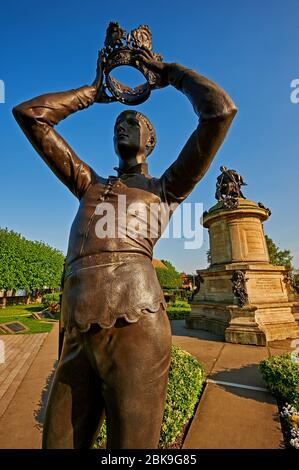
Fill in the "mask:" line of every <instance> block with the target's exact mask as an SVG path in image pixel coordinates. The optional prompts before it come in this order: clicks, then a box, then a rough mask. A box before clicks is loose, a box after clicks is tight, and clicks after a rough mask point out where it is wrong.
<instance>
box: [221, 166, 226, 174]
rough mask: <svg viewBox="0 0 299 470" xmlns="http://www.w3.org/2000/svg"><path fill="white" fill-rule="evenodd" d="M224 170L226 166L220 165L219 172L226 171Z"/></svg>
mask: <svg viewBox="0 0 299 470" xmlns="http://www.w3.org/2000/svg"><path fill="white" fill-rule="evenodd" d="M226 170H227V168H226V166H224V165H222V166H221V167H220V171H221V173H223V172H224V171H226Z"/></svg>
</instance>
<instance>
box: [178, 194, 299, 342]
mask: <svg viewBox="0 0 299 470" xmlns="http://www.w3.org/2000/svg"><path fill="white" fill-rule="evenodd" d="M238 201H239V205H238V207H237V208H236V209H233V210H231V209H227V208H226V207H225V206H224V203H223V202H219V203H218V204H216V205H215V206H214V207H212V208H211V209H210V210H209V212H207V213H205V214H204V217H203V225H204V227H206V228H208V229H209V237H210V250H211V266H210V267H209V268H208V269H204V270H199V271H197V273H198V275H199V279H200V281H201V283H200V290H199V293H198V294H197V295H196V296H195V297H194V300H193V303H192V312H191V315H190V318H188V319H187V320H186V325H187V327H188V328H196V329H204V330H208V331H211V332H215V333H218V334H221V335H223V336H224V337H225V340H226V341H228V342H231V343H242V344H256V345H266V344H267V341H273V340H279V339H286V338H298V337H299V326H298V324H297V323H296V321H295V317H294V314H295V312H296V314H297V305H298V302H296V300H295V299H294V298H292V293H291V290H290V287H289V284H288V281H287V273H288V270H287V269H286V268H285V267H284V266H273V265H272V264H270V262H269V255H268V250H267V245H266V241H265V236H264V230H263V225H262V222H263V221H265V220H266V219H267V218H268V216H269V213H268V211H267V210H266V209H264V208H262V207H260V206H259V205H258V204H256V203H255V202H253V201H249V200H246V199H239V200H238ZM296 304H297V305H296Z"/></svg>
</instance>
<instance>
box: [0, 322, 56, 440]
mask: <svg viewBox="0 0 299 470" xmlns="http://www.w3.org/2000/svg"><path fill="white" fill-rule="evenodd" d="M57 336H58V323H56V324H55V325H54V327H53V329H52V331H51V332H50V333H40V334H33V335H10V336H9V337H8V336H7V337H5V341H6V340H8V339H9V342H8V344H7V351H6V352H11V355H10V356H8V357H7V359H8V360H7V361H6V364H8V365H6V367H8V368H11V369H12V370H14V371H15V373H16V382H15V383H14V382H12V383H11V385H10V386H9V388H8V389H7V391H6V395H4V398H5V397H6V396H9V397H10V400H9V403H7V402H6V400H5V401H4V405H6V409H5V412H4V414H2V416H1V417H0V449H19V448H22V449H39V448H40V447H41V436H42V423H43V417H44V411H45V404H46V401H47V396H48V392H49V387H50V384H51V382H52V378H53V373H54V367H55V365H56V359H57ZM2 338H3V336H2V337H0V339H2ZM9 344H10V346H9V347H8V345H9ZM41 345H42V347H41ZM37 353H38V354H37ZM13 356H14V358H13ZM16 361H17V363H16ZM27 361H28V362H27ZM1 366H3V365H1V364H0V371H1ZM15 368H16V369H15ZM1 372H2V371H1ZM0 380H2V374H1V375H0ZM20 381H22V382H21V383H20ZM0 383H1V382H0ZM17 387H18V388H17ZM16 388H17V390H16ZM2 402H3V398H2V399H0V409H1V407H2V406H3V405H2Z"/></svg>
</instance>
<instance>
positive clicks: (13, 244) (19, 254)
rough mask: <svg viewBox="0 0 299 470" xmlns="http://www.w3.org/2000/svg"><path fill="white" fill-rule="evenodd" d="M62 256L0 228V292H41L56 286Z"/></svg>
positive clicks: (61, 266)
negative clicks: (23, 290) (12, 290)
mask: <svg viewBox="0 0 299 470" xmlns="http://www.w3.org/2000/svg"><path fill="white" fill-rule="evenodd" d="M63 263H64V256H63V253H61V252H60V251H59V250H56V249H55V248H52V247H50V246H49V245H47V244H46V243H43V242H39V241H31V240H26V239H25V238H24V237H22V236H21V235H20V234H18V233H16V232H13V231H12V230H8V229H0V289H1V290H5V291H6V290H11V289H16V290H17V289H26V291H27V293H30V292H32V291H33V290H42V289H43V288H45V287H48V288H55V287H59V286H60V280H61V274H62V269H63Z"/></svg>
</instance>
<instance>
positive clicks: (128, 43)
mask: <svg viewBox="0 0 299 470" xmlns="http://www.w3.org/2000/svg"><path fill="white" fill-rule="evenodd" d="M104 46H105V47H104V49H103V52H104V73H105V83H104V85H103V88H104V93H105V89H107V88H108V90H109V91H110V93H111V94H112V96H113V97H114V99H113V98H112V99H110V100H109V96H108V95H107V94H106V93H105V94H106V97H107V101H113V100H115V99H116V100H117V101H120V102H121V103H124V104H127V105H136V104H141V103H143V102H144V101H145V100H147V98H148V97H149V96H150V93H151V90H152V89H154V88H159V86H161V84H160V82H159V77H158V75H156V74H154V73H153V72H152V71H150V70H148V69H147V67H146V65H145V64H141V63H140V62H138V63H136V61H135V59H134V56H133V53H134V52H136V51H138V50H146V51H149V52H150V53H151V56H152V57H153V59H154V60H160V61H162V59H163V58H162V56H161V55H160V54H155V53H154V52H152V33H151V31H150V29H149V27H148V26H147V25H141V26H139V27H138V28H136V29H133V30H132V31H131V33H127V32H126V31H125V30H124V29H122V28H121V27H120V26H119V24H118V23H113V22H111V23H110V24H109V26H108V28H107V31H106V39H105V43H104ZM122 65H128V66H131V67H134V68H136V69H138V70H139V71H140V72H141V73H142V74H143V75H144V77H145V78H146V83H143V84H141V85H138V86H136V87H135V88H131V87H128V86H126V85H124V84H123V83H121V82H119V81H118V80H116V79H115V78H113V77H111V75H110V73H111V72H112V70H113V69H115V68H117V67H121V66H122Z"/></svg>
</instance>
